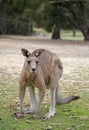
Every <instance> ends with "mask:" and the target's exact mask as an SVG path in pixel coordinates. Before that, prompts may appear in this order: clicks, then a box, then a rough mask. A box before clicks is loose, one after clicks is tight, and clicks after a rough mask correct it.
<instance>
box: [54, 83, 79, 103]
mask: <svg viewBox="0 0 89 130" xmlns="http://www.w3.org/2000/svg"><path fill="white" fill-rule="evenodd" d="M79 98H80V97H79V96H67V97H64V98H61V97H60V90H59V85H57V89H56V103H57V104H64V103H69V102H71V101H73V100H77V99H79Z"/></svg>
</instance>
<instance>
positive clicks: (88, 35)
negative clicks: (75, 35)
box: [82, 28, 89, 41]
mask: <svg viewBox="0 0 89 130" xmlns="http://www.w3.org/2000/svg"><path fill="white" fill-rule="evenodd" d="M82 33H83V36H84V40H85V41H89V28H87V31H83V32H82Z"/></svg>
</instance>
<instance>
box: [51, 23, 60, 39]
mask: <svg viewBox="0 0 89 130" xmlns="http://www.w3.org/2000/svg"><path fill="white" fill-rule="evenodd" d="M52 39H60V27H59V25H55V27H54V31H53V34H52Z"/></svg>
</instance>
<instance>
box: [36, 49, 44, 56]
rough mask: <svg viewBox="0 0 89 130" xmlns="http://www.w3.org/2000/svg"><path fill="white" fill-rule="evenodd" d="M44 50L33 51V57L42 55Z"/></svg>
mask: <svg viewBox="0 0 89 130" xmlns="http://www.w3.org/2000/svg"><path fill="white" fill-rule="evenodd" d="M43 51H44V49H38V50H36V51H35V56H36V57H38V56H40V55H41V54H42V53H43Z"/></svg>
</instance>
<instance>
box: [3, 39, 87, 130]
mask: <svg viewBox="0 0 89 130" xmlns="http://www.w3.org/2000/svg"><path fill="white" fill-rule="evenodd" d="M21 48H26V49H28V50H29V51H30V52H32V51H33V50H35V49H37V48H45V49H48V50H50V51H53V52H55V53H57V54H58V56H59V58H60V59H61V61H62V63H63V68H64V71H63V76H62V78H61V80H60V81H59V84H60V87H61V92H62V94H61V95H62V96H64V95H70V94H71V95H72V94H73V95H79V96H80V97H81V98H80V99H79V100H78V101H76V103H75V104H74V102H73V107H72V103H71V104H70V105H69V106H68V105H65V106H64V105H63V106H64V107H63V106H61V107H59V108H60V109H61V110H59V108H58V106H57V113H58V112H59V111H60V112H59V113H61V112H62V113H63V112H64V113H65V114H64V115H61V114H60V116H63V117H64V118H63V119H65V117H66V118H68V119H69V120H71V121H72V124H70V123H69V125H65V126H63V125H62V126H61V124H62V123H63V119H62V118H61V117H60V119H59V120H60V121H59V122H60V123H59V126H61V127H60V128H61V129H60V130H62V129H63V130H67V129H70V130H84V129H85V130H88V128H89V125H88V123H87V120H88V119H89V114H88V110H89V104H88V100H89V96H88V92H89V43H88V42H82V41H81V42H79V41H78V42H77V41H63V40H48V39H33V38H31V39H30V38H16V37H14V38H13V37H12V38H4V37H2V38H0V61H1V62H0V97H1V99H0V102H1V108H0V122H1V123H2V125H1V124H0V125H1V127H0V130H5V129H6V128H7V129H6V130H9V129H11V130H14V129H15V130H19V129H21V130H25V128H23V129H22V128H21V126H19V127H17V123H12V124H13V128H12V126H8V125H7V124H8V123H9V121H8V123H7V124H4V123H3V122H4V121H3V120H6V119H7V117H9V115H8V114H7V117H5V113H6V110H8V111H7V112H8V113H9V114H12V113H13V112H16V111H17V109H18V106H19V100H18V79H19V75H20V72H21V69H22V66H23V63H24V57H23V56H22V54H21V51H20V50H21ZM9 89H10V90H9ZM27 96H28V95H27ZM47 96H48V93H47V94H46V97H47ZM13 97H14V98H13ZM47 99H48V98H45V100H44V103H43V104H44V105H45V108H47V109H48V106H49V102H48V103H47ZM11 100H12V101H13V102H12V101H11ZM24 104H25V105H28V97H27V98H26V99H25V103H24ZM12 109H13V110H12ZM41 111H42V110H41ZM44 111H45V110H44ZM47 111H48V110H47ZM71 113H72V114H71ZM72 118H73V119H72ZM54 119H55V117H54ZM75 119H76V121H74V120H75ZM9 120H12V118H11V119H9ZM15 120H16V119H15ZM27 120H28V119H26V121H27ZM66 120H67V119H66ZM77 120H78V121H80V122H77ZM73 121H74V122H73ZM83 121H84V122H83ZM85 121H86V123H85ZM13 122H14V121H13ZM17 122H18V121H17ZM22 122H23V121H22ZM53 122H55V121H53ZM20 123H21V122H20ZM27 123H29V120H28V122H27ZM32 123H33V124H34V122H32ZM41 123H42V122H41ZM56 123H57V122H56ZM56 123H54V125H55V124H56ZM14 124H16V126H14ZM38 124H39V122H38ZM67 124H68V123H67ZM4 125H7V127H5V126H4ZM47 125H48V126H47V128H48V127H52V128H54V129H55V130H58V127H59V126H58V124H56V125H57V127H54V126H53V125H52V126H50V123H49V124H47ZM42 126H43V128H44V129H46V126H45V124H42ZM42 126H41V127H42ZM4 127H5V128H4ZM32 128H33V126H32ZM38 128H39V129H40V125H38ZM30 129H31V127H30ZM49 129H51V128H49ZM26 130H28V128H26Z"/></svg>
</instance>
